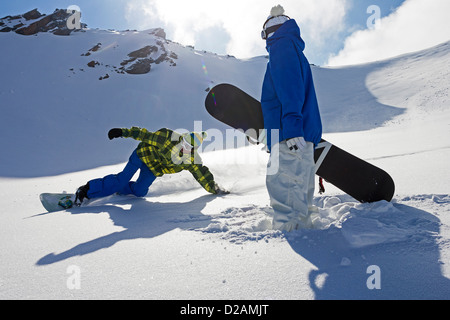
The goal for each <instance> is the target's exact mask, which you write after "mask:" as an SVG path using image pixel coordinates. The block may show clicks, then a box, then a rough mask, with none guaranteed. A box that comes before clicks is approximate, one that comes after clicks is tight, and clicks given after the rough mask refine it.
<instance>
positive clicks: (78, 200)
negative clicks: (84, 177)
mask: <svg viewBox="0 0 450 320" xmlns="http://www.w3.org/2000/svg"><path fill="white" fill-rule="evenodd" d="M88 190H89V182H88V183H87V184H85V185H84V186H81V187H79V188H78V190H77V192H76V193H75V202H74V204H75V205H76V206H77V207H79V206H81V204H82V203H83V200H84V199H88V200H89V197H88V196H87V192H88Z"/></svg>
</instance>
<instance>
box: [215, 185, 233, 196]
mask: <svg viewBox="0 0 450 320" xmlns="http://www.w3.org/2000/svg"><path fill="white" fill-rule="evenodd" d="M214 190H215V191H216V194H219V195H223V194H230V191H227V190H224V189H222V188H221V187H219V186H218V185H217V184H216V187H215V189H214Z"/></svg>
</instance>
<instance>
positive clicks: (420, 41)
mask: <svg viewBox="0 0 450 320" xmlns="http://www.w3.org/2000/svg"><path fill="white" fill-rule="evenodd" d="M449 12H450V1H449V0H406V1H405V2H404V3H403V4H402V6H400V7H399V8H398V9H397V10H396V11H395V12H394V13H392V14H391V15H389V16H387V17H385V18H382V19H381V20H380V21H379V25H378V26H377V27H376V28H375V29H367V30H363V31H356V32H355V33H353V34H352V35H351V36H349V37H348V38H347V39H346V40H345V45H344V48H343V49H342V50H341V51H340V52H339V53H338V54H337V55H336V56H334V57H330V59H329V61H328V65H330V66H338V65H348V64H357V63H364V62H370V61H376V60H382V59H386V58H390V57H393V56H397V55H400V54H404V53H408V52H413V51H418V50H421V49H426V48H429V47H432V46H434V45H437V44H440V43H443V42H445V41H448V40H450V19H449V18H448V13H449Z"/></svg>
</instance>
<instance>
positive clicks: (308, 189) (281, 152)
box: [266, 141, 315, 231]
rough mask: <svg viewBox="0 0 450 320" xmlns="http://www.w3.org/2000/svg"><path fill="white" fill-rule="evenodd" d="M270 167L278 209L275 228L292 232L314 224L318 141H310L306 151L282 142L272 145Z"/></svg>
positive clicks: (271, 191) (269, 185) (270, 183)
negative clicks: (315, 161)
mask: <svg viewBox="0 0 450 320" xmlns="http://www.w3.org/2000/svg"><path fill="white" fill-rule="evenodd" d="M267 167H268V170H267V176H266V185H267V191H268V192H269V196H270V205H271V206H272V208H273V210H274V218H273V228H274V229H279V230H283V231H292V230H295V229H298V228H309V227H311V221H310V212H309V211H310V208H312V201H313V196H314V181H315V180H314V179H315V163H314V144H313V143H311V142H307V143H306V148H305V149H304V150H303V151H297V152H294V151H291V150H289V148H288V147H287V145H286V141H282V142H280V143H278V144H276V145H274V146H273V147H272V152H271V155H270V159H269V163H268V166H267ZM269 168H270V170H269ZM274 168H275V169H276V168H278V170H274Z"/></svg>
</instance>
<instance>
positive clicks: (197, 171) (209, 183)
mask: <svg viewBox="0 0 450 320" xmlns="http://www.w3.org/2000/svg"><path fill="white" fill-rule="evenodd" d="M188 170H189V172H190V173H192V175H193V176H194V178H195V180H197V181H198V183H200V185H201V186H202V187H203V188H204V189H205V190H206V191H208V192H210V193H213V194H216V182H215V181H214V176H213V174H212V173H211V171H209V169H208V167H206V166H204V165H201V164H193V165H191V166H189V169H188Z"/></svg>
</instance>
